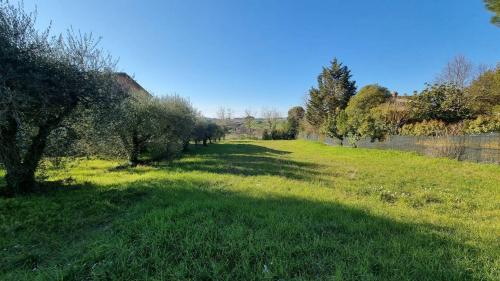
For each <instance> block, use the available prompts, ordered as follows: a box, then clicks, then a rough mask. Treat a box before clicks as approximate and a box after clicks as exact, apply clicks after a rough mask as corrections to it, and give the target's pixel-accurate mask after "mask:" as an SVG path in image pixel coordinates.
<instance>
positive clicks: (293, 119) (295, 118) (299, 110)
mask: <svg viewBox="0 0 500 281" xmlns="http://www.w3.org/2000/svg"><path fill="white" fill-rule="evenodd" d="M304 115H305V110H304V108H303V107H302V106H295V107H292V108H290V110H288V117H287V130H288V135H289V137H290V139H296V138H297V136H298V134H299V129H300V124H301V122H302V119H304Z"/></svg>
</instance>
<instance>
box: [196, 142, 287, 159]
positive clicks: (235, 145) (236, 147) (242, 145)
mask: <svg viewBox="0 0 500 281" xmlns="http://www.w3.org/2000/svg"><path fill="white" fill-rule="evenodd" d="M188 153H190V154H196V155H221V156H224V155H240V154H248V155H256V154H259V155H273V154H274V155H285V154H290V153H291V152H289V151H284V150H277V149H272V148H268V147H264V146H260V145H255V144H250V143H246V142H245V141H239V142H238V141H232V142H231V143H214V144H210V145H208V146H207V147H204V146H201V145H197V146H196V145H195V146H192V148H191V150H189V151H188Z"/></svg>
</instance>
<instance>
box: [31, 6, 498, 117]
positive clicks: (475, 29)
mask: <svg viewBox="0 0 500 281" xmlns="http://www.w3.org/2000/svg"><path fill="white" fill-rule="evenodd" d="M24 3H25V7H26V8H27V9H28V10H31V9H34V7H35V6H37V8H38V14H39V15H38V20H39V25H40V26H46V25H47V24H48V23H49V22H50V20H52V22H53V24H52V26H53V31H54V32H57V33H59V32H62V31H64V30H65V29H66V28H67V27H69V26H73V27H74V28H76V29H80V30H82V31H84V32H93V33H94V34H96V35H99V36H102V37H103V41H102V46H103V48H104V49H106V50H108V51H109V52H110V53H112V54H113V56H115V57H118V58H119V59H120V62H119V70H121V71H125V72H128V73H130V74H132V75H135V78H136V80H137V81H138V82H139V83H140V84H142V85H143V86H144V87H145V88H146V89H148V90H150V91H151V92H153V93H154V94H156V95H164V94H172V93H177V94H179V95H181V96H184V97H187V98H189V99H190V101H191V102H192V103H193V105H194V106H195V107H197V108H198V109H200V110H201V111H202V112H203V113H204V114H205V115H207V116H214V115H215V111H216V109H217V108H218V107H219V106H225V107H230V108H232V109H233V110H234V111H235V112H236V113H237V115H242V114H243V111H244V110H245V109H247V108H248V109H251V110H253V111H254V112H260V110H261V109H262V108H263V107H267V108H276V109H278V110H279V111H280V112H282V113H283V114H286V111H287V110H288V108H289V107H291V106H294V105H300V104H302V103H303V100H304V96H305V95H306V93H307V91H308V89H309V88H310V87H311V86H314V85H315V82H316V76H317V75H318V73H319V72H320V71H321V67H322V66H324V65H327V64H328V63H329V61H330V60H331V59H332V58H333V57H337V58H338V59H339V60H340V61H342V62H343V63H344V64H346V65H347V66H348V67H349V68H350V69H351V70H352V74H353V78H354V79H355V80H356V81H357V85H358V88H360V87H361V86H363V85H366V84H370V83H379V84H381V85H383V86H386V87H388V88H389V89H391V90H395V91H398V92H400V93H405V92H406V93H412V92H413V91H414V90H421V89H422V88H423V87H424V84H425V83H426V82H430V81H433V79H434V77H435V76H436V75H437V74H438V73H439V72H440V70H441V69H442V67H443V66H444V65H445V64H446V62H447V61H448V60H450V59H451V58H452V57H453V56H455V55H457V54H462V55H465V56H467V57H468V58H469V59H471V60H472V61H474V62H475V63H477V64H487V65H494V64H496V63H497V62H500V28H498V27H495V26H494V25H492V24H490V23H489V18H490V16H491V15H490V14H489V12H488V11H487V10H486V9H485V8H484V4H483V2H482V0H405V1H395V0H377V1H372V0H364V1H362V0H358V1H343V0H323V1H314V0H303V1H292V0H289V1H281V0H238V1H231V0H211V1H208V0H198V1H194V0H175V1H152V0H150V1H146V0H144V1H139V0H136V1H131V0H105V1H104V0H100V1H98V0H85V1H83V0H80V1H76V0H72V1H69V0H43V1H42V0H40V1H35V0H25V1H24Z"/></svg>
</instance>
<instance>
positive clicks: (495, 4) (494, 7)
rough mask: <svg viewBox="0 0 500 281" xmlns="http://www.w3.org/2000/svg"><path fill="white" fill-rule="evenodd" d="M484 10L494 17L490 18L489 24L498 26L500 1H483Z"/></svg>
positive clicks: (499, 24) (499, 23) (499, 21)
mask: <svg viewBox="0 0 500 281" xmlns="http://www.w3.org/2000/svg"><path fill="white" fill-rule="evenodd" d="M484 3H485V4H486V8H487V9H488V10H490V11H491V12H493V13H494V14H495V15H493V17H491V23H493V24H495V25H496V26H500V0H484Z"/></svg>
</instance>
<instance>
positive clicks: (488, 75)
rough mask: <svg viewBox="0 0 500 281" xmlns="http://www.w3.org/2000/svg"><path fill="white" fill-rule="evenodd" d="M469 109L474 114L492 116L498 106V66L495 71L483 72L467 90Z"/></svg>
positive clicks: (499, 89)
mask: <svg viewBox="0 0 500 281" xmlns="http://www.w3.org/2000/svg"><path fill="white" fill-rule="evenodd" d="M468 93H469V94H470V95H471V109H472V111H473V112H474V113H475V114H492V113H493V111H494V107H495V106H499V105H500V64H499V65H497V67H496V69H493V70H488V71H485V72H483V73H482V74H481V75H480V76H479V77H478V78H477V79H475V80H474V81H473V82H472V84H471V86H470V87H469V89H468Z"/></svg>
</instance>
